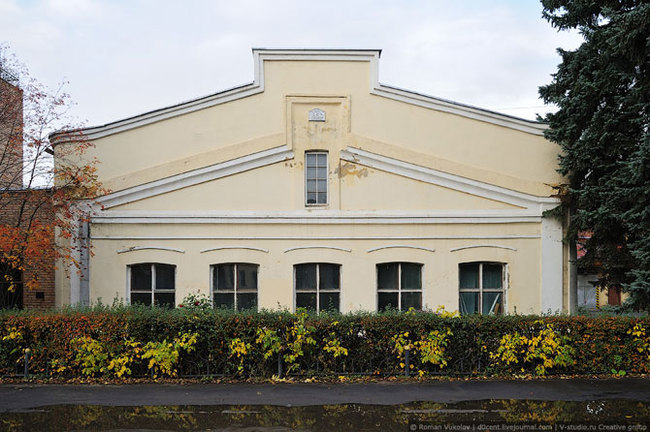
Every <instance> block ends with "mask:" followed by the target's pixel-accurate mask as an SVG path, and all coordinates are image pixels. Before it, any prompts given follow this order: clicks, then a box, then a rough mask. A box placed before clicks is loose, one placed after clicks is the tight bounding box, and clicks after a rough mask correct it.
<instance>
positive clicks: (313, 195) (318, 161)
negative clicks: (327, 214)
mask: <svg viewBox="0 0 650 432" xmlns="http://www.w3.org/2000/svg"><path fill="white" fill-rule="evenodd" d="M305 204H306V205H308V206H323V205H327V152H323V151H319V152H306V153H305Z"/></svg>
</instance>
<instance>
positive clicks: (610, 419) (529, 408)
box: [0, 400, 650, 432]
mask: <svg viewBox="0 0 650 432" xmlns="http://www.w3.org/2000/svg"><path fill="white" fill-rule="evenodd" d="M568 423H571V424H573V425H575V426H578V425H579V424H582V425H593V428H591V429H590V428H589V426H586V427H580V428H579V429H573V430H594V431H598V430H604V429H602V428H599V425H611V424H619V425H627V426H623V429H618V430H624V431H632V430H635V431H639V432H645V431H648V428H647V427H646V426H647V425H648V424H650V403H648V402H637V401H628V400H599V401H585V402H567V401H536V400H485V401H469V402H459V403H454V404H444V403H435V402H416V403H409V404H403V405H392V406H391V405H360V404H342V405H323V406H306V407H287V406H272V405H236V406H230V405H228V406H224V405H215V406H141V407H112V406H97V405H56V406H50V407H44V408H42V409H33V410H26V411H20V412H5V413H0V431H40V430H48V431H64V430H79V431H81V430H120V431H125V430H148V431H155V430H159V431H162V430H165V431H170V430H171V431H207V430H210V431H215V430H228V431H235V430H247V431H253V430H266V431H278V430H300V431H327V432H336V431H378V430H381V431H384V430H387V431H393V430H395V431H411V430H438V431H446V430H452V431H453V430H468V431H471V430H477V431H486V430H498V429H496V428H495V427H488V426H486V425H500V430H502V431H503V430H508V429H507V427H504V425H533V426H535V427H536V429H533V428H532V427H526V428H523V427H520V428H518V429H516V430H538V431H544V430H548V431H552V430H556V429H557V428H556V425H558V424H568ZM461 425H462V427H460V426H461ZM465 425H467V426H468V427H465ZM629 425H640V426H639V427H638V428H636V429H634V426H633V427H632V429H630V428H629V427H628V426H629ZM511 430H515V429H511ZM557 430H560V429H557ZM565 430H566V429H565Z"/></svg>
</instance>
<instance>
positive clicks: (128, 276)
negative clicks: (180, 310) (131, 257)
mask: <svg viewBox="0 0 650 432" xmlns="http://www.w3.org/2000/svg"><path fill="white" fill-rule="evenodd" d="M145 264H149V265H150V266H151V306H152V307H153V306H154V305H155V304H156V302H155V300H156V297H155V294H156V293H160V294H169V293H173V294H174V307H176V264H167V263H160V262H151V263H149V262H143V263H133V264H129V265H127V267H126V268H127V272H126V298H127V299H128V304H131V294H132V293H133V292H134V291H133V289H132V288H133V287H132V286H131V268H132V267H133V266H138V265H145ZM157 265H168V266H172V267H173V268H174V289H171V290H170V289H163V290H157V289H156V266H157ZM135 293H136V294H148V293H149V291H140V290H136V291H135Z"/></svg>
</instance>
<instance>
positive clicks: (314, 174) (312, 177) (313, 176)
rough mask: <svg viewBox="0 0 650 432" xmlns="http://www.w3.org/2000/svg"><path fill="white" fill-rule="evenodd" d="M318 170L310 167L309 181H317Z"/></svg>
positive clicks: (308, 172) (308, 171)
mask: <svg viewBox="0 0 650 432" xmlns="http://www.w3.org/2000/svg"><path fill="white" fill-rule="evenodd" d="M317 172H318V171H317V169H316V168H312V167H308V168H307V179H315V178H316V173H317Z"/></svg>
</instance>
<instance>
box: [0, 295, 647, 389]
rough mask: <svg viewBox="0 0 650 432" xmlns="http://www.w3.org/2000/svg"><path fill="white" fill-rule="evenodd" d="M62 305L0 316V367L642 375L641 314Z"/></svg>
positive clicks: (99, 372)
mask: <svg viewBox="0 0 650 432" xmlns="http://www.w3.org/2000/svg"><path fill="white" fill-rule="evenodd" d="M195 301H197V302H199V305H195V304H194V303H192V305H191V306H188V307H184V308H178V309H162V308H155V307H154V308H150V307H139V306H135V307H125V306H120V305H116V306H113V307H106V306H98V307H94V308H85V309H74V308H68V309H64V310H59V311H52V312H45V313H38V312H15V311H13V312H2V313H0V374H3V375H13V374H15V373H16V372H17V371H19V370H20V369H19V368H20V365H21V362H22V359H23V357H24V352H25V349H26V348H29V349H30V350H31V352H32V355H31V360H32V363H31V365H30V371H31V372H32V373H36V374H43V375H45V374H49V375H54V376H68V377H73V376H94V377H113V378H120V377H128V376H150V375H152V374H153V375H155V376H175V375H181V376H186V375H226V376H241V377H271V376H273V375H275V374H277V371H278V361H279V360H280V362H281V363H282V366H283V367H284V371H285V372H287V373H289V374H294V375H301V376H317V375H334V376H336V375H340V374H346V373H348V374H372V375H394V374H401V373H403V372H404V368H405V361H406V357H405V352H404V351H405V348H406V347H408V349H409V363H410V366H411V370H412V372H413V375H419V376H423V375H448V376H455V375H481V376H485V375H515V374H516V375H521V374H535V375H554V374H578V375H584V374H594V373H595V374H615V375H624V374H626V373H647V372H650V318H648V317H624V316H619V317H611V316H608V317H584V316H576V317H568V316H545V317H539V316H517V315H510V316H467V317H458V316H457V315H453V314H449V313H445V312H444V311H442V312H441V311H437V312H436V313H430V312H429V313H427V312H407V313H400V312H396V311H391V312H386V313H381V314H376V313H353V314H346V315H341V314H322V315H320V316H315V315H313V314H311V315H310V314H307V313H306V312H300V313H298V314H291V313H288V312H268V311H261V312H259V313H254V312H241V313H237V312H232V311H222V310H213V309H211V308H209V307H206V304H205V302H202V301H201V300H200V299H197V300H195Z"/></svg>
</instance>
